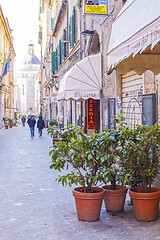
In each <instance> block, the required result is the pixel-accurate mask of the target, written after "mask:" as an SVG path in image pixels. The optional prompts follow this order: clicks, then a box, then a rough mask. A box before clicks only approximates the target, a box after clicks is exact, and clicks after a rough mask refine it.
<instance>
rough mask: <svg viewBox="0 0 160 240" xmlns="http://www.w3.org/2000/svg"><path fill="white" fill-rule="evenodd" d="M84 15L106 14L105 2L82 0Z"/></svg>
mask: <svg viewBox="0 0 160 240" xmlns="http://www.w3.org/2000/svg"><path fill="white" fill-rule="evenodd" d="M84 13H87V14H100V15H103V14H107V0H84Z"/></svg>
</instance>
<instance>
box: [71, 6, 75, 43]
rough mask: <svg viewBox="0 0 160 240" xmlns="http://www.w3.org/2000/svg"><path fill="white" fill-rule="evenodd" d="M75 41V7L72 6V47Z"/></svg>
mask: <svg viewBox="0 0 160 240" xmlns="http://www.w3.org/2000/svg"><path fill="white" fill-rule="evenodd" d="M74 43H75V7H73V15H72V47H73V46H74Z"/></svg>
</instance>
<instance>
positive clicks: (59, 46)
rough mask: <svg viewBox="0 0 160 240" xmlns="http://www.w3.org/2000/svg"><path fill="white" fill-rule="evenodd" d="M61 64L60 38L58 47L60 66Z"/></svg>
mask: <svg viewBox="0 0 160 240" xmlns="http://www.w3.org/2000/svg"><path fill="white" fill-rule="evenodd" d="M60 65H61V41H60V40H59V47H58V67H59V66H60Z"/></svg>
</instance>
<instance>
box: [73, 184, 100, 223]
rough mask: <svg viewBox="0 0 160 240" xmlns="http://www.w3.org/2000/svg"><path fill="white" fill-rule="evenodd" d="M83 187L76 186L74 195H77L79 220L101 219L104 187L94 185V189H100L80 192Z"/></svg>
mask: <svg viewBox="0 0 160 240" xmlns="http://www.w3.org/2000/svg"><path fill="white" fill-rule="evenodd" d="M81 189H83V188H82V187H77V188H75V189H74V190H73V191H72V192H73V196H74V197H75V202H76V207H77V214H78V218H79V220H82V221H88V222H94V221H97V220H98V219H99V215H100V211H101V206H102V201H103V197H104V194H105V191H104V189H102V188H98V187H92V188H91V189H92V190H95V191H98V192H96V193H84V192H80V190H81Z"/></svg>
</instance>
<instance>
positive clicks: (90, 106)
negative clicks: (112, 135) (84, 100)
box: [88, 98, 95, 129]
mask: <svg viewBox="0 0 160 240" xmlns="http://www.w3.org/2000/svg"><path fill="white" fill-rule="evenodd" d="M94 109H95V108H94V100H93V99H92V98H89V99H88V129H95V111H94Z"/></svg>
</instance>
